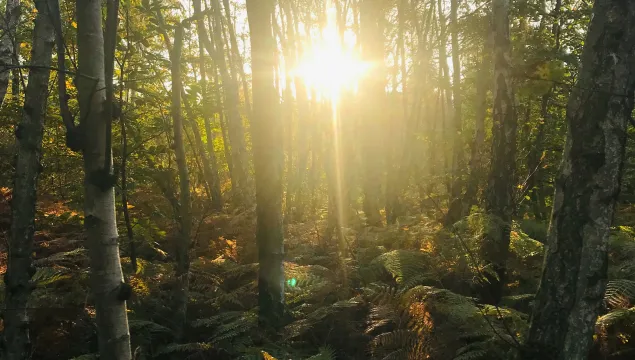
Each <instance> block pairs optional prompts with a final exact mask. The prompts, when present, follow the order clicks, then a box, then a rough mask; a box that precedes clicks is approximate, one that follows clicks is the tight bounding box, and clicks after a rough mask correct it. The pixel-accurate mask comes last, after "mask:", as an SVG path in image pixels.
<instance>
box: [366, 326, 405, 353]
mask: <svg viewBox="0 0 635 360" xmlns="http://www.w3.org/2000/svg"><path fill="white" fill-rule="evenodd" d="M414 341H415V334H413V333H412V332H411V331H410V330H407V329H397V330H395V331H391V332H385V333H383V334H379V335H377V336H375V338H374V339H373V343H372V346H373V348H375V349H376V348H388V349H399V348H409V347H410V346H412V345H413V343H414Z"/></svg>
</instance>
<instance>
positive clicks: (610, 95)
mask: <svg viewBox="0 0 635 360" xmlns="http://www.w3.org/2000/svg"><path fill="white" fill-rule="evenodd" d="M584 44H585V45H584V50H583V52H582V66H581V71H580V74H579V77H578V82H577V84H576V86H575V87H574V88H573V90H572V92H571V95H570V97H569V102H568V106H567V115H566V119H567V125H568V131H567V142H566V146H565V150H564V155H563V161H562V164H561V167H560V170H559V174H558V176H557V178H556V182H555V185H556V192H555V196H554V206H553V213H552V215H551V226H550V227H549V235H548V238H547V239H548V240H547V246H548V249H547V252H546V256H545V262H544V264H545V265H544V270H543V273H542V279H541V282H540V287H539V289H538V293H537V295H536V302H535V305H534V312H533V314H532V320H531V327H530V330H529V334H528V340H527V342H526V343H527V349H528V351H527V352H526V354H524V356H523V358H524V359H538V358H542V357H540V354H549V358H551V359H556V360H573V359H586V358H587V356H588V353H589V350H590V348H591V345H592V343H593V333H594V328H595V321H596V318H597V316H598V313H599V311H600V307H601V304H602V299H603V296H604V291H605V286H606V279H607V266H608V253H607V251H608V237H609V231H610V227H611V223H612V220H613V215H614V212H615V205H616V202H617V198H618V194H619V191H620V184H621V177H622V168H623V163H624V148H625V143H626V129H627V126H628V123H629V121H630V118H631V112H632V110H633V93H634V91H635V77H634V76H633V75H634V72H635V67H634V66H633V64H635V50H634V49H635V3H633V2H630V1H618V0H597V1H596V2H595V6H594V8H593V17H592V20H591V24H590V27H589V31H588V33H587V37H586V41H585V42H584ZM530 350H533V351H530Z"/></svg>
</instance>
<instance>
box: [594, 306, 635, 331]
mask: <svg viewBox="0 0 635 360" xmlns="http://www.w3.org/2000/svg"><path fill="white" fill-rule="evenodd" d="M633 321H635V307H632V308H630V309H616V310H613V311H611V312H609V313H608V314H605V315H602V316H600V317H599V318H598V319H597V321H596V323H595V324H596V326H599V327H603V328H608V327H612V326H614V325H617V324H620V323H624V322H633Z"/></svg>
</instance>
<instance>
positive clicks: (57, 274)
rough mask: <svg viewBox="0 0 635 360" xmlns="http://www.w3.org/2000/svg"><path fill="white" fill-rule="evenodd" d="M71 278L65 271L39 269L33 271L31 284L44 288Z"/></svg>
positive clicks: (48, 268) (47, 268)
mask: <svg viewBox="0 0 635 360" xmlns="http://www.w3.org/2000/svg"><path fill="white" fill-rule="evenodd" d="M70 277H71V275H70V274H68V273H67V272H66V271H63V270H59V269H55V268H52V267H40V268H37V269H36V270H35V274H33V276H32V277H31V282H32V283H33V284H35V285H36V286H46V285H50V284H53V283H55V282H57V281H60V280H64V279H69V278H70Z"/></svg>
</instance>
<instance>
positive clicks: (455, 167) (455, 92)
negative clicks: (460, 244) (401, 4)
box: [444, 0, 463, 225]
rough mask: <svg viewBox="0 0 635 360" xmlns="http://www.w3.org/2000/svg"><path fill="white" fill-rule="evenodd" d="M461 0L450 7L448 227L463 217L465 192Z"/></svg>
mask: <svg viewBox="0 0 635 360" xmlns="http://www.w3.org/2000/svg"><path fill="white" fill-rule="evenodd" d="M459 1H460V0H452V1H451V6H450V21H451V25H452V26H451V27H450V32H451V35H452V97H453V98H454V134H452V135H453V140H454V145H453V146H452V187H451V189H450V206H449V209H448V213H447V215H446V218H445V220H444V222H445V224H446V225H450V224H453V223H455V222H456V221H458V220H459V218H460V217H461V210H462V201H461V191H462V190H463V178H462V177H463V174H462V171H461V170H462V167H461V162H462V161H463V139H462V136H461V130H462V126H463V119H462V117H461V116H462V111H461V108H462V106H463V94H462V93H461V59H460V58H459V24H458V17H457V13H458V8H459Z"/></svg>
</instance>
